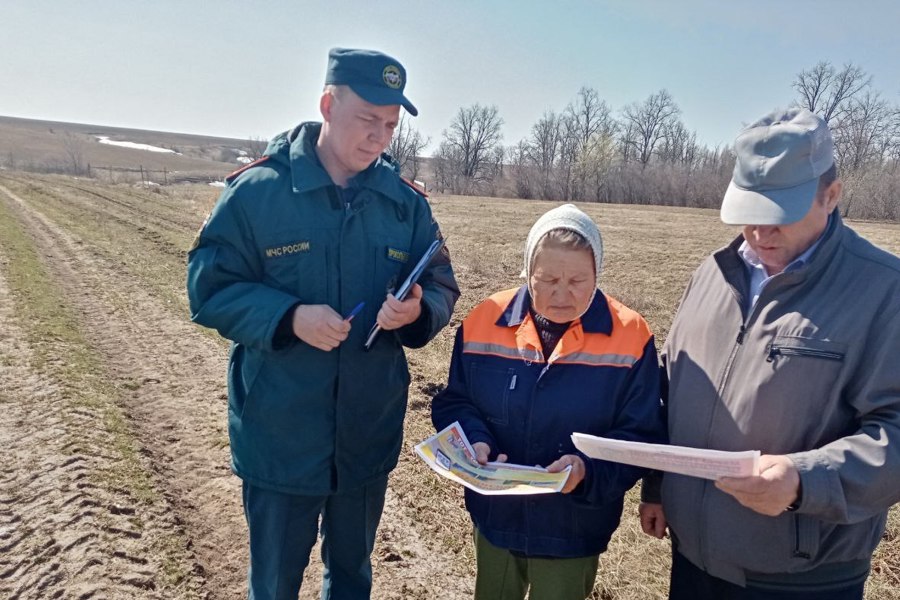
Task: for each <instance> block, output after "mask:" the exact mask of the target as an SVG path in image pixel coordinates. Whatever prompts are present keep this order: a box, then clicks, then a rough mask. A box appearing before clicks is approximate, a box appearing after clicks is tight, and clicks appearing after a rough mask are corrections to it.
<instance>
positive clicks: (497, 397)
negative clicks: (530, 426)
mask: <svg viewBox="0 0 900 600" xmlns="http://www.w3.org/2000/svg"><path fill="white" fill-rule="evenodd" d="M515 376H516V370H515V369H512V368H510V369H492V368H489V367H482V366H479V365H477V364H476V365H472V370H471V377H470V382H469V395H470V397H471V398H472V399H473V400H474V401H475V405H476V406H477V407H478V410H479V411H481V414H482V415H483V416H484V418H485V420H486V421H488V422H489V423H494V424H496V425H508V424H509V390H510V388H512V387H513V378H514V377H515Z"/></svg>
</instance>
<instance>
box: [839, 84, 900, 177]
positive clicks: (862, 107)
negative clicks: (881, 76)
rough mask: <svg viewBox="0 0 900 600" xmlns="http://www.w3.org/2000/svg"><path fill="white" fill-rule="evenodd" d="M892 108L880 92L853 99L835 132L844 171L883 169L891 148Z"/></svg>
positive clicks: (868, 93) (867, 93)
mask: <svg viewBox="0 0 900 600" xmlns="http://www.w3.org/2000/svg"><path fill="white" fill-rule="evenodd" d="M892 117H893V115H892V114H891V108H890V107H889V106H888V103H887V102H886V101H885V100H884V99H883V98H882V97H881V94H879V93H878V92H871V91H869V92H866V93H865V94H863V95H862V96H859V97H856V98H853V99H852V100H851V101H850V102H849V103H848V104H847V108H846V109H845V110H844V113H843V115H842V116H841V119H840V124H839V126H838V129H837V131H836V132H835V133H836V135H835V144H834V146H835V148H834V149H835V153H836V154H837V158H838V164H839V165H840V166H841V169H842V170H846V171H850V172H852V171H856V170H857V169H859V168H861V167H863V166H864V165H866V164H867V163H870V162H876V163H878V164H879V165H880V164H881V162H882V160H883V159H884V158H885V154H886V151H887V149H888V147H889V146H890V144H891V137H892V134H893V131H892V125H893V123H892Z"/></svg>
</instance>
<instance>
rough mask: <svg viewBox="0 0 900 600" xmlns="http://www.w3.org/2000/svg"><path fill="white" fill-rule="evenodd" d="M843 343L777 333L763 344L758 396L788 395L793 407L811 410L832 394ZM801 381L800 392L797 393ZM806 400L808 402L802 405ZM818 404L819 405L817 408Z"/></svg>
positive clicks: (841, 365) (842, 354)
mask: <svg viewBox="0 0 900 600" xmlns="http://www.w3.org/2000/svg"><path fill="white" fill-rule="evenodd" d="M846 353H847V350H846V346H845V345H844V344H841V343H838V342H833V341H828V340H820V339H813V338H803V337H797V336H785V335H781V336H776V337H775V338H774V339H773V340H772V341H771V342H770V343H769V344H768V345H766V347H765V362H763V367H762V372H763V373H764V378H763V381H762V382H761V385H760V387H759V390H758V394H759V396H760V397H770V398H781V399H783V398H791V399H792V403H795V404H794V406H793V408H792V410H796V409H799V408H806V409H807V410H808V411H811V412H810V414H814V413H815V412H816V411H820V410H821V407H822V406H823V399H824V398H829V397H832V396H833V395H834V393H835V390H834V385H835V381H836V380H837V378H838V376H839V374H840V372H841V370H842V369H843V367H844V361H845V358H846ZM798 382H802V384H803V388H802V394H798V393H797V385H798ZM804 403H808V406H803V405H804ZM817 407H818V408H817Z"/></svg>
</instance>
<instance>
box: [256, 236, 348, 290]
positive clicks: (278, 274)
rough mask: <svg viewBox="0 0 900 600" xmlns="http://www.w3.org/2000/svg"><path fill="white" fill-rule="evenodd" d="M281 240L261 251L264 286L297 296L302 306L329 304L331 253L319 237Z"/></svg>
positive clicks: (295, 237)
mask: <svg viewBox="0 0 900 600" xmlns="http://www.w3.org/2000/svg"><path fill="white" fill-rule="evenodd" d="M283 237H284V236H282V238H283ZM282 238H275V239H276V240H279V241H273V242H270V243H267V244H266V245H265V248H264V249H263V260H264V268H263V272H264V277H265V279H264V283H266V284H267V285H270V286H272V287H274V288H277V289H280V290H282V291H284V292H287V293H288V294H292V295H294V296H297V299H298V300H299V301H300V302H301V303H302V304H330V301H331V299H332V297H333V292H332V290H331V278H330V277H329V273H330V271H331V269H332V265H331V263H332V260H333V252H332V249H331V248H330V247H329V246H328V245H327V243H326V242H325V240H324V239H322V237H321V236H309V235H303V234H302V233H297V234H294V235H292V236H290V237H289V238H286V239H287V240H288V241H283V239H282Z"/></svg>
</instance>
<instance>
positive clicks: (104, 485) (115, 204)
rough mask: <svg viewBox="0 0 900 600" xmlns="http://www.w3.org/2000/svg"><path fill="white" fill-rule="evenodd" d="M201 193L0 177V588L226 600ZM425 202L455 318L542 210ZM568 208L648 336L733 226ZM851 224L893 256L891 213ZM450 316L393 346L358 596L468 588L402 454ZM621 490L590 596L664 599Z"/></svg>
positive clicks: (886, 561)
mask: <svg viewBox="0 0 900 600" xmlns="http://www.w3.org/2000/svg"><path fill="white" fill-rule="evenodd" d="M216 195H217V194H216V191H215V190H212V189H208V188H206V187H205V186H174V187H171V188H166V189H164V190H162V191H159V192H158V193H152V192H150V191H146V190H140V189H136V188H131V187H128V186H121V185H119V186H111V185H103V184H100V183H97V182H92V181H85V180H76V179H72V178H65V177H50V176H36V175H27V176H26V175H20V174H9V173H7V172H0V448H2V454H0V457H2V459H3V460H0V598H3V599H4V600H5V599H6V598H10V599H15V600H31V599H35V600H37V599H40V600H44V599H46V598H72V599H77V598H85V599H87V598H94V599H100V598H106V599H120V598H121V599H129V600H130V599H137V600H143V599H157V598H159V599H166V600H168V599H178V600H181V599H184V600H188V599H203V600H237V599H239V598H243V597H245V591H244V586H245V583H244V579H245V573H246V529H245V525H244V522H243V515H242V512H241V506H240V494H239V481H238V480H237V479H236V478H235V477H234V476H233V475H232V474H231V472H230V469H229V452H228V437H227V432H226V395H225V393H226V389H225V373H226V355H227V347H226V345H225V343H224V342H223V341H222V340H221V339H220V338H218V337H217V336H215V335H214V334H210V332H208V331H205V330H202V329H201V328H199V327H197V326H195V325H193V324H191V323H190V322H189V319H188V317H187V311H186V302H185V299H184V291H183V287H184V249H185V248H186V247H187V246H188V245H189V244H190V241H191V239H192V238H193V235H194V232H195V231H196V228H197V227H198V226H199V224H200V223H201V222H202V220H203V218H204V216H205V215H206V213H207V212H208V211H209V209H210V208H211V206H212V203H213V201H214V199H215V197H216ZM432 206H433V207H434V208H435V212H436V213H437V214H438V218H439V220H440V222H441V225H442V228H443V229H444V232H445V233H446V234H448V236H449V237H450V238H452V239H453V240H456V241H455V242H454V243H453V248H452V252H453V257H454V258H453V260H454V268H455V270H456V273H457V276H458V278H459V280H460V283H461V287H462V288H463V290H464V292H463V297H462V298H461V299H460V302H459V304H458V306H457V313H456V316H455V317H454V319H455V321H456V322H458V319H459V318H460V316H461V315H465V314H466V313H467V312H468V310H470V309H471V307H472V306H473V304H474V302H476V301H478V300H479V299H480V298H483V297H484V295H485V294H486V293H489V292H490V291H494V290H496V289H503V288H504V287H511V286H512V285H516V284H517V283H518V281H519V279H518V273H519V271H520V269H521V267H520V264H521V240H522V239H524V237H525V234H526V233H527V229H528V226H529V224H530V223H531V222H533V220H534V219H535V218H536V217H537V215H539V214H540V213H541V212H543V211H544V210H545V209H546V207H547V205H546V204H545V203H540V202H520V201H502V200H496V199H473V198H465V199H453V198H447V199H442V198H438V199H432ZM587 208H588V210H589V212H590V213H591V214H592V216H594V217H595V218H597V219H598V222H601V223H603V228H604V237H605V241H606V242H607V254H608V256H609V260H608V263H607V266H606V267H605V271H604V273H605V274H604V278H605V281H607V282H609V286H608V287H607V288H606V289H607V291H609V292H611V293H612V294H613V295H614V296H616V297H618V298H620V299H623V300H626V301H627V303H628V304H629V305H631V306H633V307H635V308H637V309H638V310H640V311H641V312H642V313H643V314H644V315H645V316H647V317H648V320H649V321H650V323H651V325H652V326H653V328H654V330H655V331H656V332H657V333H658V334H659V335H660V339H662V338H663V337H664V333H665V332H666V331H667V329H668V325H669V322H670V319H671V314H672V312H673V310H674V306H675V303H676V302H677V299H678V296H679V295H680V291H681V289H683V286H684V283H685V281H686V280H687V277H688V275H689V274H690V272H691V270H692V269H693V268H694V267H695V266H696V264H697V263H698V262H699V261H700V259H701V258H702V257H703V256H705V255H706V254H707V253H708V252H709V251H711V250H712V249H713V248H715V247H718V246H720V245H721V244H722V243H723V241H727V240H728V239H729V238H730V236H731V235H733V234H732V233H731V232H730V231H729V230H728V229H727V228H725V227H724V226H722V225H721V224H720V223H719V222H718V219H717V217H716V216H715V215H713V214H712V213H709V214H707V213H704V212H703V211H687V210H668V209H661V208H653V207H637V208H632V207H622V206H613V205H603V206H589V207H587ZM858 225H859V230H860V231H861V232H862V233H863V234H864V235H866V236H867V237H869V238H870V239H872V240H873V241H875V242H876V243H878V244H880V245H882V246H884V247H886V248H888V249H889V250H891V251H893V252H895V253H897V252H900V242H898V240H900V235H898V234H900V228H898V227H897V226H896V225H891V224H878V223H871V224H858ZM673 231H675V232H677V233H678V235H674V236H673V235H672V232H673ZM636 247H640V248H641V251H640V252H635V251H634V249H635V248H636ZM452 329H453V328H452V327H451V328H448V329H447V330H445V331H444V332H442V333H441V334H440V335H439V336H438V337H437V338H436V339H435V340H434V341H433V342H432V343H431V344H429V345H428V347H426V348H425V349H424V350H419V351H414V352H410V353H409V357H410V364H411V372H412V378H413V383H412V386H411V389H410V410H409V412H408V416H407V419H406V422H405V436H406V439H405V441H404V451H403V453H402V454H401V458H400V464H399V466H398V467H397V469H396V470H395V471H394V473H393V474H392V476H391V481H390V487H389V492H388V498H387V505H386V509H385V513H384V517H383V519H382V524H381V527H380V528H379V533H378V540H377V543H376V548H375V552H374V555H373V563H374V579H375V581H374V591H373V596H372V597H373V598H374V599H375V600H388V599H390V600H400V599H403V600H424V599H431V598H442V599H447V600H458V599H462V598H470V597H471V595H472V584H473V578H472V575H473V564H474V561H473V556H472V549H471V537H470V536H471V524H470V522H469V519H468V516H467V514H466V513H465V511H464V510H463V509H462V507H461V492H460V490H459V489H458V488H456V487H454V486H452V485H448V484H446V482H444V481H442V480H439V478H438V477H436V476H435V475H433V474H432V473H430V472H429V471H428V470H427V469H426V467H424V466H423V465H422V464H421V463H420V462H419V461H417V459H415V457H414V456H413V454H412V452H411V447H412V445H413V444H414V443H415V442H416V441H418V440H421V439H423V438H424V437H425V436H427V435H429V434H430V433H432V429H431V424H430V421H429V418H428V406H429V397H430V395H432V394H433V393H434V392H435V390H436V389H438V386H439V385H440V384H441V383H442V382H443V381H444V380H445V378H446V372H447V363H448V360H449V358H448V357H449V355H450V351H451V348H452V343H453V330H452ZM636 502H637V494H636V493H635V492H631V493H630V494H629V496H627V497H626V514H625V515H624V516H623V520H622V524H621V526H620V527H619V529H618V531H617V532H616V534H615V536H614V537H613V540H612V543H611V545H610V549H609V551H608V552H607V553H606V554H604V555H603V557H602V558H601V568H600V574H599V576H598V578H597V582H596V586H595V591H594V594H593V595H592V599H594V600H596V599H600V598H604V599H610V600H613V599H614V600H651V599H659V598H663V597H665V596H664V594H665V590H666V589H667V584H668V581H667V579H668V578H667V575H668V561H669V545H668V543H667V542H665V541H658V540H654V539H650V538H648V537H647V536H644V535H643V534H642V533H640V530H639V527H638V525H637V521H636V519H635V517H634V512H635V508H636ZM898 533H900V511H898V510H897V509H894V510H893V511H892V512H891V517H890V521H889V528H888V532H887V533H886V535H885V538H884V540H883V542H882V544H881V547H880V548H879V550H878V552H877V553H876V556H875V560H874V562H873V575H872V577H871V578H870V581H869V585H868V586H867V588H868V589H867V599H868V600H900V558H898V557H900V535H898ZM311 563H312V565H313V566H311V567H310V569H309V570H308V573H307V574H306V584H305V585H304V590H303V591H302V593H301V598H302V599H303V600H313V599H315V598H317V597H318V588H319V585H320V582H321V575H320V569H319V567H318V552H317V550H314V553H313V556H312V560H311Z"/></svg>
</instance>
